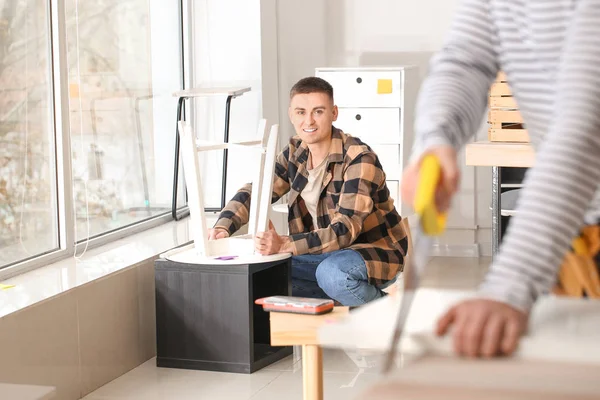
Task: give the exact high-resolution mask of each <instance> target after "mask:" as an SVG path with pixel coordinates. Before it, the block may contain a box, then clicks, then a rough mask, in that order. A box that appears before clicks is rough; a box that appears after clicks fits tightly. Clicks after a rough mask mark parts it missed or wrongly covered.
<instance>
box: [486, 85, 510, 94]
mask: <svg viewBox="0 0 600 400" xmlns="http://www.w3.org/2000/svg"><path fill="white" fill-rule="evenodd" d="M490 96H512V92H511V91H510V87H509V86H508V83H494V84H492V87H491V88H490Z"/></svg>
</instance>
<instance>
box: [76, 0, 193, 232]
mask: <svg viewBox="0 0 600 400" xmlns="http://www.w3.org/2000/svg"><path fill="white" fill-rule="evenodd" d="M66 15H67V42H68V47H67V58H68V65H69V88H70V90H69V110H70V125H71V149H72V166H73V172H72V174H73V198H74V199H73V200H74V204H73V205H74V208H75V217H76V232H75V234H76V235H75V236H76V240H77V241H81V240H82V239H86V238H89V237H94V236H97V235H100V234H103V233H106V232H108V231H112V230H115V229H118V228H122V227H124V226H127V225H130V224H133V223H136V222H139V221H141V220H144V219H148V218H150V217H153V216H156V215H158V214H162V213H166V212H169V211H170V209H171V198H172V194H171V192H170V191H169V190H168V188H170V187H171V185H172V179H173V178H172V166H173V149H174V135H175V115H176V99H175V98H174V97H173V96H172V93H173V92H174V91H176V90H178V89H179V88H180V87H181V80H182V72H181V45H180V43H181V41H180V37H181V28H180V23H179V6H178V1H177V0H104V1H81V0H70V1H69V2H68V3H67V5H66ZM169 150H171V151H169ZM178 198H184V196H178Z"/></svg>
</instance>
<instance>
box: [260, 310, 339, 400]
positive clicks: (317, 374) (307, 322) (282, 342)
mask: <svg viewBox="0 0 600 400" xmlns="http://www.w3.org/2000/svg"><path fill="white" fill-rule="evenodd" d="M347 315H348V307H335V308H334V309H333V311H332V312H330V313H328V314H324V315H304V314H292V313H282V312H272V313H271V316H270V319H271V346H295V345H302V387H303V393H304V400H322V399H323V350H322V349H321V346H320V343H319V337H318V334H317V332H318V330H319V328H320V327H321V326H323V325H324V324H326V323H328V322H334V321H336V320H339V319H340V318H343V317H345V316H347Z"/></svg>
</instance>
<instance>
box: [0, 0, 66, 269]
mask: <svg viewBox="0 0 600 400" xmlns="http://www.w3.org/2000/svg"><path fill="white" fill-rule="evenodd" d="M48 20H49V18H48V10H47V7H46V1H45V0H26V1H3V2H0V267H1V266H3V265H7V264H11V263H14V262H16V261H20V260H24V259H28V258H31V257H34V256H37V255H39V254H43V253H47V252H50V251H52V250H55V249H57V248H58V217H57V204H56V202H57V200H56V199H57V196H56V167H55V165H56V162H55V154H56V151H55V150H56V149H55V147H54V143H55V142H54V124H53V116H52V80H51V67H52V66H51V64H50V62H49V57H48V56H49V54H50V33H49V32H50V29H49V26H48Z"/></svg>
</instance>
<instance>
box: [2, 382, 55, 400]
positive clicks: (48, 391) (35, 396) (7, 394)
mask: <svg viewBox="0 0 600 400" xmlns="http://www.w3.org/2000/svg"><path fill="white" fill-rule="evenodd" d="M55 394H56V389H55V388H54V387H51V386H38V385H17V384H13V383H0V399H6V400H49V399H52V398H54V395H55Z"/></svg>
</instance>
